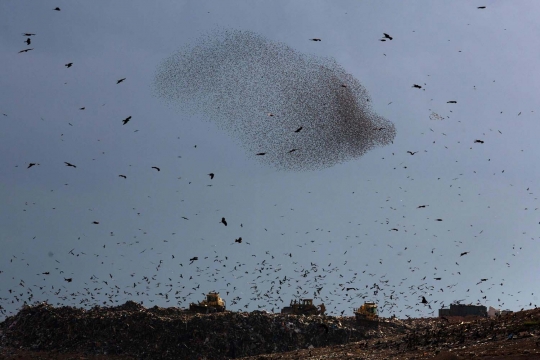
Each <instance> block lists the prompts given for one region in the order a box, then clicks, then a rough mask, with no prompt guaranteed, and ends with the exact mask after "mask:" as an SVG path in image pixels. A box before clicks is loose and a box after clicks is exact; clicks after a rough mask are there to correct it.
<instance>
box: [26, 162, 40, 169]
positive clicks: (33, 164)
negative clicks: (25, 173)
mask: <svg viewBox="0 0 540 360" xmlns="http://www.w3.org/2000/svg"><path fill="white" fill-rule="evenodd" d="M35 165H39V164H37V163H30V164H28V167H27V169H30V168H31V167H32V166H35Z"/></svg>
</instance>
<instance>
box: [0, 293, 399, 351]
mask: <svg viewBox="0 0 540 360" xmlns="http://www.w3.org/2000/svg"><path fill="white" fill-rule="evenodd" d="M404 331H405V330H404V326H403V325H400V324H399V320H395V321H393V322H392V321H387V322H382V323H381V326H379V327H376V328H364V327H361V326H360V325H358V324H357V323H356V322H355V320H354V318H353V317H337V318H336V317H324V316H297V315H282V314H266V313H257V314H254V313H251V314H249V313H237V312H225V313H214V314H204V315H203V314H193V313H190V312H188V311H186V310H182V309H178V308H159V307H157V306H156V307H153V308H149V309H147V308H145V307H143V306H142V305H140V304H137V303H135V302H132V301H128V302H127V303H125V304H123V305H120V306H117V307H95V308H92V309H90V310H85V309H79V308H74V307H67V306H65V307H58V308H55V307H53V306H51V305H49V304H46V303H43V304H39V305H34V306H25V307H23V309H21V310H20V311H19V313H18V314H16V315H15V316H12V317H9V318H7V319H6V320H5V321H4V322H3V323H1V324H0V346H9V347H14V348H24V349H29V350H45V351H61V352H83V353H86V354H117V355H120V354H122V355H131V356H134V357H136V358H139V359H156V358H160V359H200V358H203V359H204V358H206V359H227V358H236V357H243V356H252V355H260V354H270V353H277V352H284V351H291V350H297V349H305V348H313V347H323V346H331V345H338V344H346V343H348V342H355V341H360V340H364V339H369V338H373V337H381V338H382V337H386V336H389V335H393V334H399V333H403V332H404Z"/></svg>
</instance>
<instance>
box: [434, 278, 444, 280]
mask: <svg viewBox="0 0 540 360" xmlns="http://www.w3.org/2000/svg"><path fill="white" fill-rule="evenodd" d="M433 279H435V280H441V279H442V278H433Z"/></svg>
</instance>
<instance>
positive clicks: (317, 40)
mask: <svg viewBox="0 0 540 360" xmlns="http://www.w3.org/2000/svg"><path fill="white" fill-rule="evenodd" d="M309 40H311V41H321V39H317V38H315V39H309Z"/></svg>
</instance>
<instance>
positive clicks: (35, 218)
mask: <svg viewBox="0 0 540 360" xmlns="http://www.w3.org/2000/svg"><path fill="white" fill-rule="evenodd" d="M57 6H58V7H60V8H61V11H53V9H54V8H55V7H57ZM478 6H486V9H477V7H478ZM539 11H540V4H538V3H537V2H536V1H532V0H530V1H519V2H507V1H493V0H488V1H452V2H448V1H408V2H396V1H390V0H389V1H381V0H377V1H358V0H356V1H339V2H335V1H332V2H330V1H271V2H270V1H250V2H247V1H204V2H201V1H158V2H152V3H151V4H150V3H148V2H143V1H135V0H130V1H115V2H108V1H91V2H72V1H55V2H51V1H40V2H34V1H2V2H0V61H1V63H2V65H3V66H2V67H1V68H0V85H1V86H0V154H1V156H0V168H1V169H2V170H1V171H0V246H1V247H0V284H1V286H0V305H1V306H2V307H3V309H5V313H6V314H11V313H13V312H14V311H16V310H17V309H18V308H19V307H20V306H21V305H22V304H23V302H24V301H26V302H28V303H31V302H34V301H45V300H48V301H49V302H50V303H52V304H62V305H76V306H82V305H84V306H92V305H95V304H102V303H103V302H104V301H106V303H107V304H108V305H111V304H113V305H118V304H121V303H124V302H125V301H127V300H130V299H131V300H136V301H142V302H143V304H144V305H145V306H154V305H158V306H181V307H187V306H188V305H189V302H191V301H198V300H201V299H202V293H206V292H208V291H211V290H217V291H219V292H220V293H221V294H222V295H224V298H225V299H226V300H227V303H228V308H229V309H231V310H250V311H251V310H254V309H257V308H265V309H268V310H271V309H274V311H276V312H277V311H279V309H280V308H281V307H282V306H283V305H286V304H288V303H289V301H290V300H291V299H293V298H296V297H299V296H301V297H313V295H314V292H316V289H320V288H322V289H321V290H320V292H319V293H318V294H316V297H315V303H317V304H318V303H321V302H324V303H325V304H326V307H327V309H328V311H329V312H330V313H333V314H338V313H341V312H342V311H345V314H348V315H351V314H352V308H353V307H356V306H359V305H360V304H362V303H363V301H364V300H373V301H377V302H378V303H379V304H380V306H381V311H382V315H383V316H390V315H392V314H395V315H397V316H399V317H404V316H406V315H409V316H415V317H416V316H433V315H436V309H438V308H439V307H440V306H441V304H442V303H444V304H446V305H448V304H450V303H451V302H453V301H456V300H460V301H461V302H464V303H475V304H476V303H479V302H480V303H482V304H484V305H486V306H494V307H497V308H503V309H506V308H509V309H512V310H519V309H521V308H522V307H526V308H528V307H531V306H530V304H533V305H534V304H538V303H540V302H539V301H538V294H537V293H536V292H535V290H536V289H535V285H536V284H537V281H536V280H537V274H538V273H539V271H540V265H539V264H540V262H539V261H538V256H539V254H540V253H539V243H540V237H539V235H538V230H539V229H540V217H539V210H538V207H539V206H538V199H537V191H538V189H537V180H538V178H539V171H540V170H538V167H537V166H536V163H537V161H538V150H539V149H538V143H537V139H538V136H537V134H538V131H539V129H540V125H539V122H538V120H537V119H538V112H540V109H539V107H538V99H539V98H540V89H539V88H538V84H540V74H539V73H538V71H537V64H538V59H539V55H540V46H538V45H539V44H538V40H537V39H536V38H535V37H534V36H531V34H535V33H537V30H538V27H539V25H538V22H537V17H538V16H537V14H538V12H539ZM218 27H219V28H232V29H238V30H249V31H253V32H256V33H258V34H261V35H262V36H264V37H265V38H267V39H269V40H271V41H275V42H282V43H284V44H286V45H288V46H290V47H292V48H294V49H295V50H297V51H298V52H301V53H305V54H310V55H317V56H326V57H332V58H334V59H335V60H336V61H337V62H338V63H339V64H340V65H341V66H343V68H344V69H345V70H346V71H348V72H349V73H351V74H352V75H353V76H355V77H356V78H357V79H358V80H359V81H360V82H361V83H362V84H363V85H364V86H365V87H366V89H367V90H368V92H369V93H370V95H371V97H372V105H373V110H374V111H375V112H376V113H377V114H379V115H381V116H384V117H385V118H387V119H389V120H390V121H392V122H393V123H394V124H395V126H396V130H397V135H396V138H395V140H394V142H393V144H391V145H389V146H386V147H381V148H376V149H374V150H372V151H370V152H368V153H367V154H366V155H364V156H363V157H361V158H358V159H356V160H353V161H349V162H346V163H343V164H339V165H336V166H333V167H331V168H327V169H325V170H320V171H307V172H286V171H276V170H275V169H273V168H271V167H268V166H265V165H262V164H259V163H257V162H256V161H255V160H254V158H253V156H248V155H249V154H246V153H245V151H244V150H243V149H242V148H241V147H240V146H239V145H238V144H237V142H236V141H235V140H234V139H233V138H231V137H230V136H229V135H228V134H227V133H224V132H222V131H220V130H219V129H218V128H217V126H216V125H215V124H213V123H212V122H208V121H206V120H205V118H204V116H203V115H202V114H201V115H189V114H186V113H183V112H182V110H180V109H178V108H175V107H173V106H170V105H168V104H167V103H165V102H164V101H162V100H161V99H159V98H158V97H156V96H155V93H154V91H153V87H152V82H153V79H154V77H155V75H156V71H157V68H158V66H159V64H160V63H161V62H162V61H163V60H164V59H166V58H167V57H169V56H170V55H172V54H174V53H175V52H176V51H178V50H179V49H181V48H182V47H184V46H186V45H190V44H193V43H194V42H195V41H196V40H197V38H198V37H200V36H201V35H204V34H205V33H207V32H209V31H211V30H213V29H216V28H218ZM26 32H29V33H35V34H36V35H35V36H32V37H31V41H32V42H31V44H30V45H29V46H27V45H26V44H25V43H24V41H25V40H26V39H27V37H25V36H22V34H23V33H26ZM383 33H388V34H390V35H391V36H392V37H393V40H392V41H386V42H381V41H379V39H380V38H381V37H382V36H383ZM310 38H321V39H322V41H321V42H313V41H309V39H310ZM28 48H32V49H33V50H31V51H28V52H25V53H18V52H19V51H20V50H24V49H28ZM70 62H72V63H73V66H72V67H70V68H66V67H65V66H64V65H65V64H67V63H70ZM124 77H125V78H126V80H125V81H124V82H122V83H121V84H116V81H117V80H118V79H121V78H124ZM413 84H419V85H421V86H422V89H416V88H413V87H412V86H413ZM451 100H455V101H457V103H456V104H449V103H447V102H448V101H451ZM82 107H84V108H85V109H84V110H79V109H80V108H82ZM2 114H5V115H2ZM435 114H436V115H435ZM128 116H132V118H131V120H130V122H129V123H128V124H126V125H125V126H124V125H122V120H123V119H125V118H126V117H128ZM475 140H482V141H484V143H483V144H482V143H475ZM195 146H196V147H195ZM407 151H412V152H417V153H415V154H414V155H410V154H409V153H407ZM64 162H69V163H72V164H75V165H76V166H77V167H76V168H73V167H67V166H65V164H64ZM29 163H37V164H39V165H36V166H33V167H31V168H27V167H28V165H29ZM152 166H157V167H159V168H160V169H161V171H159V172H157V171H156V170H154V169H152ZM211 172H212V173H214V174H215V178H214V179H213V180H211V179H210V178H209V176H208V175H207V174H209V173H211ZM120 174H123V175H126V177H127V178H126V179H124V178H121V177H119V176H118V175H120ZM208 185H212V186H208ZM420 205H428V206H426V207H425V208H418V206H420ZM183 217H185V218H187V219H189V220H185V219H183ZM222 217H225V218H226V219H227V222H228V226H227V227H225V226H224V225H222V224H221V223H220V220H221V218H222ZM437 219H442V221H437ZM93 222H99V224H94V223H93ZM392 229H397V231H396V230H392ZM238 237H242V239H243V242H242V243H241V244H238V243H235V242H234V240H235V239H236V238H238ZM464 252H468V253H467V254H466V255H464V256H460V255H461V254H462V253H464ZM194 256H197V257H198V258H199V260H197V261H194V262H193V263H192V264H191V265H189V263H190V261H189V259H190V258H192V257H194ZM173 257H174V258H173ZM263 262H264V263H263ZM42 273H48V275H43V274H42ZM145 277H146V278H145ZM435 278H441V280H435ZM64 279H72V281H71V282H67V281H65V280H64ZM481 279H488V280H487V281H484V282H481V283H480V284H477V283H478V282H480V280H481ZM105 282H106V283H105ZM374 284H377V286H378V288H379V290H378V292H377V293H374V291H375V290H377V289H376V288H373V286H374ZM134 285H135V287H134ZM346 288H355V289H354V290H349V291H347V290H346ZM169 291H170V292H169ZM391 295H392V297H390V296H391ZM30 296H31V298H29V297H30ZM421 296H425V297H426V299H427V300H428V301H429V305H430V306H431V309H430V308H429V307H428V306H425V305H423V304H420V300H421ZM483 297H485V298H483Z"/></svg>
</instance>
